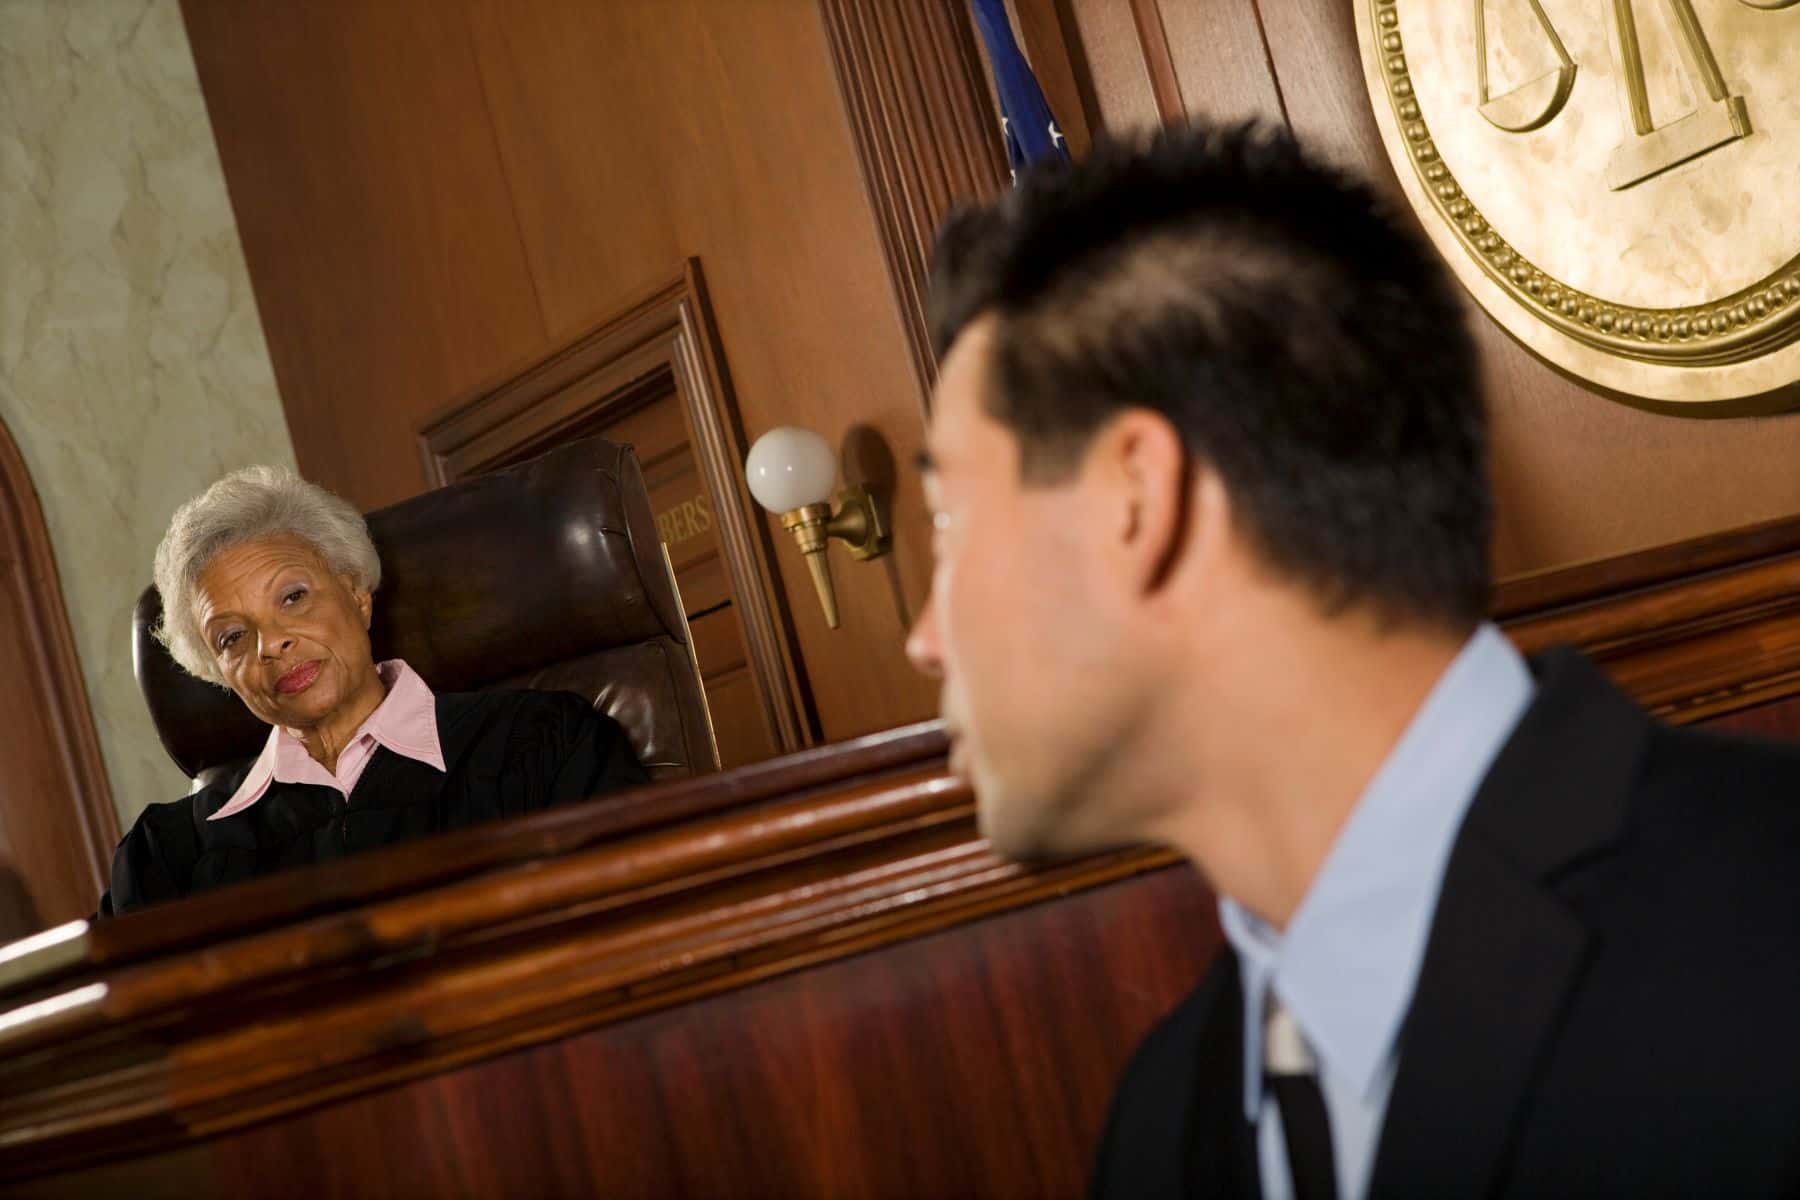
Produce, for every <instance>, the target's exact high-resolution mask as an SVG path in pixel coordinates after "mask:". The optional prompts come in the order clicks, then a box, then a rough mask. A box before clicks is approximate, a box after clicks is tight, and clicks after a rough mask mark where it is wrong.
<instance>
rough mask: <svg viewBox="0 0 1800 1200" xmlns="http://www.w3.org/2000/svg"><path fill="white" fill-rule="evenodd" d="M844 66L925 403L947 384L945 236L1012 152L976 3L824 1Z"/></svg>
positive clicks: (992, 190) (837, 64)
mask: <svg viewBox="0 0 1800 1200" xmlns="http://www.w3.org/2000/svg"><path fill="white" fill-rule="evenodd" d="M819 11H820V14H821V15H822V17H823V18H824V22H825V30H826V34H827V37H828V40H829V45H830V48H831V59H832V65H833V67H834V68H835V70H836V73H837V79H838V87H839V89H840V90H841V92H842V94H843V102H844V109H845V111H846V112H847V113H848V114H849V117H850V129H851V134H852V137H853V138H854V140H855V143H856V156H857V162H858V164H859V165H860V167H861V171H862V179H863V185H864V187H865V188H866V189H867V191H868V196H869V203H870V206H871V207H872V208H873V210H874V213H875V219H876V223H877V225H878V226H879V228H880V231H881V245H882V250H883V253H884V254H885V255H886V258H887V273H888V278H889V279H890V280H891V281H892V282H893V285H894V289H895V292H896V294H897V298H898V300H899V304H900V311H901V314H902V317H903V319H904V320H905V323H906V337H907V344H908V346H909V348H910V349H911V352H912V360H913V369H914V371H915V372H916V373H917V377H918V381H919V392H920V399H921V411H922V410H923V404H924V403H926V402H929V398H930V394H931V388H932V385H933V384H934V383H935V382H936V379H937V364H936V360H935V357H934V355H933V354H932V350H931V335H930V331H929V329H928V328H927V326H926V321H925V290H926V282H927V274H928V272H929V268H930V263H931V247H932V243H933V239H934V238H935V237H936V234H937V228H938V226H939V225H940V224H942V222H943V219H944V217H945V216H946V215H947V214H948V213H949V211H950V207H951V205H952V204H954V203H956V202H957V201H964V202H968V201H976V200H986V199H989V198H991V197H992V196H994V195H995V194H996V193H998V192H999V191H1000V189H1001V187H1002V186H1004V183H1005V180H1006V178H1007V170H1006V154H1005V151H1004V149H1003V148H1002V146H1001V144H1000V134H999V122H998V118H997V115H996V113H995V109H994V103H993V100H992V97H991V94H990V92H989V90H988V86H987V84H986V83H985V82H984V81H983V79H982V77H981V71H982V69H983V67H982V61H981V59H980V57H979V56H978V55H977V53H976V49H975V43H974V40H973V34H972V30H971V28H970V23H969V21H970V18H969V10H968V6H967V5H966V4H964V3H960V2H958V0H819Z"/></svg>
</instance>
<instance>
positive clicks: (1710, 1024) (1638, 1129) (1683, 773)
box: [1094, 651, 1800, 1200]
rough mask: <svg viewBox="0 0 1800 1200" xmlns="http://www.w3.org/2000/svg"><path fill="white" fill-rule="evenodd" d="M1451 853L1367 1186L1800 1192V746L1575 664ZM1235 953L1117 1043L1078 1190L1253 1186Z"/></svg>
mask: <svg viewBox="0 0 1800 1200" xmlns="http://www.w3.org/2000/svg"><path fill="white" fill-rule="evenodd" d="M1534 669H1535V670H1536V671H1537V673H1538V694H1537V697H1536V699H1535V701H1534V702H1533V704H1532V705H1531V707H1530V709H1529V710H1527V712H1526V714H1525V716H1524V718H1523V720H1522V721H1521V722H1520V724H1519V727H1518V729H1517V730H1516V731H1515V732H1514V733H1513V736H1512V738H1511V739H1510V740H1509V741H1508V742H1507V744H1506V746H1505V747H1504V748H1503V749H1502V751H1501V753H1500V756H1499V758H1498V759H1497V760H1496V761H1495V763H1494V766H1493V769H1492V770H1491V771H1490V772H1489V773H1488V776H1487V778H1486V779H1485V780H1484V781H1483V783H1482V785H1481V788H1480V790H1479V792H1478V793H1477V795H1476V797H1475V800H1474V803H1473V804H1472V806H1471V807H1470V810H1469V814H1468V817H1467V819H1466V820H1465V821H1464V824H1463V827H1462V829H1461V831H1460V832H1459V833H1458V835H1457V839H1456V843H1455V846H1454V848H1453V850H1452V851H1451V855H1450V862H1449V867H1448V869H1447V872H1446V875H1445V880H1444V888H1443V892H1442V894H1441V895H1440V897H1439V899H1438V906H1437V912H1436V915H1435V916H1434V918H1433V921H1432V928H1431V934H1430V938H1429V940H1428V942H1427V944H1426V951H1425V959H1424V963H1423V965H1422V967H1421V971H1420V977H1419V983H1418V988H1417V991H1416V992H1415V993H1414V996H1413V1001H1412V1006H1411V1009H1410V1010H1409V1012H1408V1015H1407V1018H1406V1021H1405V1023H1404V1025H1403V1027H1402V1031H1401V1035H1400V1058H1399V1069H1398V1072H1397V1074H1396V1076H1395V1080H1394V1088H1393V1092H1392V1095H1391V1097H1390V1099H1389V1102H1388V1108H1387V1113H1386V1118H1385V1122H1384V1124H1383V1127H1382V1131H1381V1135H1380V1141H1379V1144H1378V1145H1377V1147H1376V1153H1375V1164H1374V1171H1373V1175H1372V1178H1371V1184H1370V1192H1369V1194H1370V1195H1371V1196H1378V1197H1379V1196H1430V1197H1461V1196H1532V1197H1540V1196H1631V1197H1643V1196H1705V1197H1724V1196H1775V1195H1783V1196H1786V1195H1797V1194H1800V748H1789V747H1782V746H1774V745H1764V744H1759V743H1754V742H1749V741H1737V740H1732V739H1728V738H1724V737H1720V736H1717V735H1710V734H1705V733H1700V732H1696V731H1688V730H1677V729H1670V728H1668V727H1666V726H1663V725H1659V724H1657V723H1655V722H1653V721H1651V720H1650V719H1649V718H1648V717H1647V716H1645V715H1644V714H1643V713H1642V712H1641V711H1639V710H1638V709H1637V708H1636V707H1635V706H1634V705H1633V704H1632V703H1631V702H1630V701H1629V700H1628V699H1626V698H1625V697H1624V696H1623V695H1622V694H1620V693H1619V692H1618V691H1617V690H1615V689H1614V688H1613V687H1612V685H1611V684H1609V683H1608V682H1607V681H1606V680H1605V679H1604V678H1603V677H1602V676H1601V675H1600V673H1599V672H1598V671H1597V670H1596V669H1595V668H1594V667H1593V666H1591V665H1590V664H1589V663H1588V662H1587V661H1586V660H1585V659H1583V658H1581V657H1580V656H1579V655H1577V654H1575V653H1573V652H1572V651H1558V652H1553V653H1551V654H1549V655H1546V656H1545V657H1544V658H1543V659H1542V660H1540V661H1539V662H1537V663H1535V664H1534ZM1242 1037H1243V1000H1242V992H1241V991H1240V989H1239V983H1238V964H1237V959H1236V956H1235V955H1233V954H1232V953H1231V952H1230V950H1229V949H1227V950H1226V951H1225V952H1224V953H1222V954H1221V955H1220V957H1219V960H1218V961H1217V962H1216V963H1215V965H1214V966H1213V968H1212V969H1211V970H1210V971H1209V972H1208V973H1207V976H1206V978H1205V979H1204V981H1203V982H1202V983H1201V984H1200V986H1199V988H1198V989H1196V990H1195V991H1194V993H1193V994H1192V995H1191V996H1189V997H1188V998H1187V999H1186V1000H1185V1001H1183V1002H1182V1003H1181V1005H1180V1006H1179V1007H1178V1008H1176V1010H1175V1011H1174V1012H1173V1013H1172V1014H1171V1015H1170V1016H1169V1017H1168V1018H1167V1019H1165V1020H1164V1021H1163V1023H1162V1024H1161V1025H1160V1026H1159V1027H1157V1029H1156V1030H1154V1031H1153V1032H1152V1033H1151V1034H1150V1036H1149V1037H1148V1038H1147V1039H1146V1040H1145V1041H1144V1043H1143V1045H1142V1046H1141V1047H1140V1048H1139V1050H1138V1052H1137V1055H1136V1057H1135V1058H1134V1059H1133V1061H1132V1063H1131V1065H1130V1067H1129V1068H1128V1069H1127V1071H1126V1074H1125V1078H1124V1081H1123V1083H1122V1084H1121V1086H1120V1088H1119V1091H1118V1094H1117V1096H1116V1097H1115V1098H1114V1100H1113V1107H1112V1113H1111V1115H1110V1117H1109V1119H1108V1123H1107V1129H1106V1133H1105V1135H1104V1137H1103V1139H1102V1143H1101V1148H1100V1155H1099V1162H1098V1165H1097V1168H1096V1172H1095V1177H1094V1192H1095V1194H1096V1195H1098V1196H1107V1197H1132V1198H1134V1200H1137V1198H1147V1197H1159V1196H1254V1195H1256V1194H1257V1189H1258V1183H1257V1162H1256V1148H1255V1138H1254V1134H1253V1131H1252V1128H1251V1126H1250V1125H1249V1123H1248V1122H1246V1121H1245V1120H1244V1115H1243V1102H1242V1094H1243V1090H1242V1089H1243V1085H1242V1069H1243V1050H1242Z"/></svg>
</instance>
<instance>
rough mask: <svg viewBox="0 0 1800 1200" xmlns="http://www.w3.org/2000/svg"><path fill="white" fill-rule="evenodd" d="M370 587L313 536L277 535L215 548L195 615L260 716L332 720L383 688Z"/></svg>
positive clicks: (231, 682) (296, 725) (308, 722)
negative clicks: (336, 564) (354, 579)
mask: <svg viewBox="0 0 1800 1200" xmlns="http://www.w3.org/2000/svg"><path fill="white" fill-rule="evenodd" d="M371 611H372V603H371V597H370V595H369V593H368V592H366V591H363V590H362V589H360V588H357V587H354V586H353V585H352V584H351V582H350V579H349V577H348V576H344V575H338V574H335V573H333V572H332V570H331V569H330V567H328V566H327V565H326V563H325V560H324V559H323V558H321V557H320V556H319V554H318V552H317V551H316V550H314V549H313V547H312V545H311V543H309V542H307V541H305V540H304V539H302V538H298V537H293V536H291V535H287V534H282V535H276V536H271V537H266V538H258V539H255V540H254V541H249V542H244V543H242V544H240V545H236V546H233V547H231V548H230V549H227V550H223V551H220V552H219V553H218V554H217V555H215V556H214V557H213V559H212V561H211V562H209V563H208V564H207V565H206V569H205V570H204V571H203V572H201V575H200V580H199V588H198V594H197V597H196V600H195V612H196V616H197V617H198V618H199V621H200V628H201V631H202V633H203V636H204V637H205V639H206V646H207V650H208V651H209V652H210V653H211V654H212V655H213V660H214V661H215V662H216V663H217V664H218V667H219V670H220V672H221V673H223V675H224V676H225V682H226V684H227V685H228V686H230V688H231V690H232V691H234V692H236V693H237V694H238V697H239V698H240V699H242V700H243V702H244V703H245V704H246V705H247V706H248V707H249V709H250V711H251V712H253V713H255V714H256V715H257V716H258V717H259V718H260V719H262V720H263V721H266V722H268V723H269V724H271V725H282V726H285V727H287V728H290V729H312V728H316V727H318V726H320V725H327V726H328V725H329V724H330V720H331V717H332V715H333V714H334V713H336V712H337V711H338V710H339V709H340V708H342V707H344V706H346V705H347V704H349V703H352V702H353V701H354V700H356V699H357V698H359V697H362V696H365V695H367V694H368V692H369V690H370V688H372V687H377V688H378V687H379V686H380V684H379V681H378V679H377V677H376V675H375V665H374V661H373V659H372V657H371V655H370V651H369V615H370V613H371Z"/></svg>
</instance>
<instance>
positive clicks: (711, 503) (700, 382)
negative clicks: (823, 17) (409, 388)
mask: <svg viewBox="0 0 1800 1200" xmlns="http://www.w3.org/2000/svg"><path fill="white" fill-rule="evenodd" d="M589 435H602V436H606V437H609V438H611V439H613V440H614V441H620V442H627V443H630V444H632V445H633V446H635V447H636V448H637V449H638V451H639V461H640V463H641V465H642V467H643V471H644V481H645V484H646V486H647V488H648V489H649V491H650V498H651V506H652V508H653V509H654V510H655V512H656V520H657V526H658V529H659V530H660V531H661V533H662V535H663V538H664V541H665V544H667V545H668V546H669V548H670V555H671V560H672V565H673V567H674V569H675V575H676V579H677V582H678V584H679V586H680V589H681V593H682V601H683V605H684V607H685V608H686V609H687V615H688V619H689V621H690V622H692V623H693V624H694V625H695V626H696V633H695V638H694V645H695V653H696V656H697V658H698V660H699V662H700V666H701V673H702V676H703V678H704V680H705V683H706V692H707V699H708V702H709V704H710V705H711V708H712V712H713V723H714V726H715V728H716V729H717V730H718V731H719V737H720V747H719V748H720V761H721V762H722V763H723V764H724V765H725V766H728V767H730V766H739V765H742V764H743V763H746V762H754V761H756V760H758V759H763V758H768V757H770V756H771V755H773V754H777V753H782V752H785V751H792V750H798V749H800V748H801V747H802V746H807V745H811V744H812V743H814V742H815V741H817V740H818V727H817V725H818V722H817V717H816V715H815V714H814V713H813V711H812V706H811V701H810V698H809V697H808V694H807V691H806V681H805V678H804V677H803V675H802V673H801V669H800V664H799V661H798V658H797V656H796V654H795V647H794V644H793V635H792V629H791V624H790V622H789V619H788V614H787V608H786V600H785V596H784V595H783V594H782V593H781V591H780V589H779V588H778V587H777V586H776V583H775V580H776V575H775V569H774V567H773V565H772V563H773V561H774V560H773V554H774V549H775V548H774V546H773V545H772V544H771V542H770V539H769V536H768V528H767V525H766V524H765V523H764V522H763V521H762V520H761V519H760V517H759V514H760V512H761V510H760V509H759V508H758V507H757V505H756V502H755V501H754V500H753V499H752V498H751V497H750V494H749V490H748V488H747V487H746V485H745V482H744V473H743V469H742V467H741V464H742V462H743V460H744V454H745V449H746V447H745V446H744V441H743V432H742V428H741V425H740V423H739V419H738V413H737V408H736V404H735V403H734V401H733V399H732V393H731V385H730V374H729V372H728V371H727V370H726V368H725V364H724V362H723V361H722V359H721V358H720V350H719V345H718V341H717V336H716V333H715V330H714V327H713V323H712V317H711V313H710V311H709V309H708V306H707V302H706V288H705V283H704V281H703V278H702V276H701V271H700V264H699V262H698V261H697V260H692V259H690V260H689V261H688V262H687V263H686V264H685V265H684V266H683V268H682V269H681V271H680V272H679V273H678V274H677V275H676V277H675V278H674V279H672V280H670V281H668V282H666V283H664V284H663V286H661V287H659V288H657V289H656V290H655V291H654V292H652V293H650V294H648V295H646V296H644V297H642V298H639V299H638V300H636V301H634V302H633V303H631V304H629V305H627V306H626V307H625V308H624V309H623V310H621V311H620V312H618V313H616V314H613V315H611V316H609V317H607V318H606V319H605V320H603V321H601V322H600V323H599V324H597V325H595V326H594V327H593V328H592V329H589V330H587V331H585V332H583V333H582V334H580V335H579V336H578V337H576V338H574V339H573V340H572V341H569V342H567V343H565V344H564V345H562V346H559V347H558V348H556V349H555V350H554V351H553V352H552V353H551V354H549V355H548V356H547V357H545V358H543V359H541V360H540V361H538V362H535V363H533V364H532V365H530V366H529V367H526V368H524V369H523V370H522V371H519V372H516V373H514V374H512V375H511V376H510V377H509V378H507V379H506V380H504V381H503V382H501V383H499V384H497V385H490V386H484V387H482V388H479V389H477V390H476V392H475V394H473V395H471V396H468V397H465V398H463V399H461V400H459V401H457V402H456V403H454V404H452V405H450V406H449V407H448V408H446V409H445V410H444V411H442V412H440V413H438V414H437V415H435V416H433V417H430V418H428V419H427V420H426V421H425V422H424V424H423V425H422V426H421V427H420V430H419V435H418V444H419V452H420V454H421V456H422V459H423V462H424V466H425V472H426V475H427V477H428V478H429V479H430V480H431V481H432V483H433V484H434V485H438V486H442V485H443V484H447V483H451V482H454V481H455V480H457V479H459V478H463V477H465V476H468V475H473V474H479V473H481V472H484V471H492V470H497V469H499V468H501V467H504V466H507V465H509V464H511V463H514V462H520V461H523V460H525V459H527V458H530V457H532V456H534V455H536V454H539V453H542V452H543V451H544V450H545V449H547V448H549V447H550V446H553V445H557V444H560V443H563V442H566V441H569V440H572V439H574V438H579V437H586V436H589ZM740 677H744V678H743V679H740ZM746 682H747V684H748V686H745V683H746ZM758 734H760V735H761V736H758Z"/></svg>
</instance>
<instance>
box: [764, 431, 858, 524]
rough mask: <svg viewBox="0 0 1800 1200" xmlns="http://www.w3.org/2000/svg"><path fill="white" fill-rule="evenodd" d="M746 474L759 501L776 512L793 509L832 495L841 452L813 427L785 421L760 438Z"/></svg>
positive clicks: (820, 500) (819, 501) (817, 502)
mask: <svg viewBox="0 0 1800 1200" xmlns="http://www.w3.org/2000/svg"><path fill="white" fill-rule="evenodd" d="M744 474H745V475H746V476H747V477H748V478H749V482H750V494H751V495H752V496H755V497H756V502H757V503H758V504H760V505H762V506H763V507H764V508H766V509H768V510H769V511H770V512H773V513H784V512H791V511H793V510H794V509H796V508H803V507H805V506H806V505H808V504H819V503H821V502H823V501H824V500H826V499H828V498H829V497H830V496H831V485H832V483H833V482H834V481H835V480H836V479H837V456H836V455H834V454H832V452H831V444H830V443H829V442H827V441H826V440H825V439H824V438H822V437H820V436H819V435H818V434H816V433H814V432H813V431H812V430H810V429H801V428H799V427H797V426H794V425H781V426H777V427H776V428H774V429H771V430H769V432H767V433H765V434H763V435H762V436H761V437H759V438H757V439H756V445H754V446H752V447H750V456H749V457H748V458H747V459H745V460H744Z"/></svg>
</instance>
